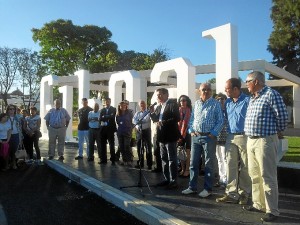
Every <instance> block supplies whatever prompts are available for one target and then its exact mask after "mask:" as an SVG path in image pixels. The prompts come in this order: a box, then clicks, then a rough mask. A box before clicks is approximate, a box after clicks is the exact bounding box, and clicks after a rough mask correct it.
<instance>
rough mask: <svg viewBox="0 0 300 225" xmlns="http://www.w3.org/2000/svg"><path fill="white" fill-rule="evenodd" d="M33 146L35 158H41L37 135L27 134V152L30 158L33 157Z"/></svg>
mask: <svg viewBox="0 0 300 225" xmlns="http://www.w3.org/2000/svg"><path fill="white" fill-rule="evenodd" d="M33 146H34V149H35V152H36V159H41V151H40V147H39V137H38V136H37V135H35V134H34V135H33V136H31V137H30V136H28V139H27V152H28V155H29V158H30V159H33Z"/></svg>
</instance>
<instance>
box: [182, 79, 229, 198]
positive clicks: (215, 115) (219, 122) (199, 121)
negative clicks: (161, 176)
mask: <svg viewBox="0 0 300 225" xmlns="http://www.w3.org/2000/svg"><path fill="white" fill-rule="evenodd" d="M199 94H200V100H197V101H196V102H195V107H194V109H193V112H192V115H191V118H190V122H189V133H190V134H191V136H192V149H191V165H190V182H189V187H188V188H187V189H186V190H183V191H182V194H184V195H188V194H193V193H196V192H197V182H198V175H199V162H200V157H201V154H202V152H204V157H205V175H204V189H203V190H202V191H201V192H200V194H199V196H200V197H202V198H206V197H208V196H210V195H211V192H212V187H213V180H214V160H216V137H217V136H218V134H219V133H220V131H221V130H222V127H223V123H224V116H223V112H222V108H221V104H220V102H218V101H217V100H216V99H214V98H212V90H211V84H209V83H203V84H201V85H200V88H199Z"/></svg>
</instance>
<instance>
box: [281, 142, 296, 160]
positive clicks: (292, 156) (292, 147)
mask: <svg viewBox="0 0 300 225" xmlns="http://www.w3.org/2000/svg"><path fill="white" fill-rule="evenodd" d="M286 138H287V139H288V141H289V150H288V151H287V153H285V155H284V156H283V158H282V159H281V161H285V162H298V163H300V137H286Z"/></svg>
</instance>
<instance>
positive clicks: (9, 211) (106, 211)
mask: <svg viewBox="0 0 300 225" xmlns="http://www.w3.org/2000/svg"><path fill="white" fill-rule="evenodd" d="M0 181H1V185H0V206H1V205H2V207H3V210H2V212H4V213H5V217H6V219H7V222H8V225H39V224H41V225H54V224H55V225H71V224H72V225H77V224H78V225H88V224H91V225H97V224H101V225H102V224H103V225H108V224H109V225H110V224H112V225H113V224H115V225H122V224H124V225H128V224H136V225H142V224H144V223H142V222H140V221H138V220H137V219H136V218H134V217H133V216H131V215H129V214H128V213H126V212H125V211H123V210H120V209H119V208H117V207H115V206H114V205H112V204H110V203H108V202H107V201H105V200H103V199H102V198H100V197H99V196H97V195H95V194H94V193H92V192H89V191H88V190H86V189H85V188H82V187H81V186H79V185H77V184H76V183H74V182H72V183H69V182H68V179H67V178H66V177H64V176H62V175H60V174H59V173H57V172H55V171H54V170H52V169H50V168H49V167H48V166H30V167H28V166H26V165H23V166H22V167H21V168H20V169H19V170H17V171H12V170H10V171H7V172H5V173H4V172H0ZM1 222H2V223H1ZM3 224H5V220H4V215H3V214H2V215H1V207H0V225H3Z"/></svg>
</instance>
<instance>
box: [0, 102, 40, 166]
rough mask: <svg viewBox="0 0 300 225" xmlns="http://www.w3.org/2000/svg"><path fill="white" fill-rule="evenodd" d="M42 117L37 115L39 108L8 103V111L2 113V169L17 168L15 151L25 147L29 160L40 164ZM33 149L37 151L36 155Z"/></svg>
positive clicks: (0, 120)
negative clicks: (21, 106) (28, 107)
mask: <svg viewBox="0 0 300 225" xmlns="http://www.w3.org/2000/svg"><path fill="white" fill-rule="evenodd" d="M40 126H41V118H40V116H39V115H37V108H36V107H31V108H30V111H29V112H28V110H26V109H22V110H21V109H20V108H17V107H16V106H15V105H8V106H7V108H6V113H1V114H0V149H1V157H0V162H1V170H2V171H6V170H8V169H10V168H11V169H14V170H15V169H17V160H18V159H17V158H16V156H15V153H16V151H17V150H18V149H25V150H26V152H27V155H28V159H26V160H28V161H27V162H29V163H32V162H33V161H34V160H35V161H36V162H37V163H38V164H39V163H40V159H41V154H40V149H39V138H40V137H41V132H40ZM33 149H35V151H36V155H35V157H34V154H33Z"/></svg>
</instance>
